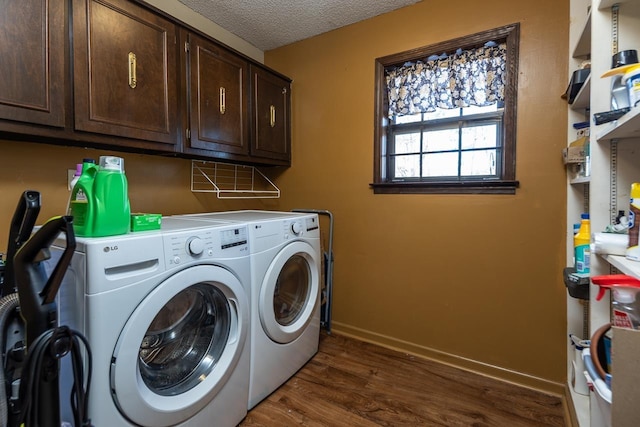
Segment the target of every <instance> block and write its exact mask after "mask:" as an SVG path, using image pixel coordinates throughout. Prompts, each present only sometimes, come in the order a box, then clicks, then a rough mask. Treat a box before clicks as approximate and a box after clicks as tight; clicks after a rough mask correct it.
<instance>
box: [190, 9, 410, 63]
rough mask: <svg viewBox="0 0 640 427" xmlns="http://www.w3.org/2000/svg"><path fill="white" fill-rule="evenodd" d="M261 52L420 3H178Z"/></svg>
mask: <svg viewBox="0 0 640 427" xmlns="http://www.w3.org/2000/svg"><path fill="white" fill-rule="evenodd" d="M179 1H180V3H182V4H184V5H185V6H187V7H189V8H190V9H192V10H194V11H195V12H197V13H199V14H201V15H203V16H204V17H205V18H207V19H209V20H211V21H213V22H215V23H216V24H218V25H219V26H221V27H222V28H224V29H225V30H227V31H229V32H230V33H233V34H235V35H236V36H238V37H240V38H241V39H243V40H245V41H247V42H249V43H251V44H252V45H254V46H255V47H257V48H258V49H260V50H262V51H267V50H270V49H275V48H277V47H280V46H284V45H287V44H290V43H293V42H296V41H299V40H303V39H306V38H309V37H312V36H315V35H318V34H322V33H325V32H327V31H331V30H334V29H336V28H340V27H344V26H345V25H349V24H353V23H355V22H359V21H363V20H365V19H368V18H371V17H374V16H377V15H381V14H383V13H386V12H389V11H392V10H395V9H399V8H401V7H404V6H408V5H410V4H414V3H418V2H419V1H421V0H179Z"/></svg>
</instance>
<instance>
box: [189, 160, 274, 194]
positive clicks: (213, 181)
mask: <svg viewBox="0 0 640 427" xmlns="http://www.w3.org/2000/svg"><path fill="white" fill-rule="evenodd" d="M191 191H192V192H194V193H216V194H217V196H218V198H219V199H277V198H279V197H280V189H279V188H278V187H276V185H275V184H274V183H273V182H271V180H270V179H269V178H267V177H266V176H264V174H263V173H262V172H260V171H259V170H258V169H256V168H255V167H253V166H244V165H234V164H229V163H219V162H207V161H201V160H192V161H191Z"/></svg>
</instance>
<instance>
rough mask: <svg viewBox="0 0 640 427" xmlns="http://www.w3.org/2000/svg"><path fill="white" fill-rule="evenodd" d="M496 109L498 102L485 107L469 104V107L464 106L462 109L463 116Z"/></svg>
mask: <svg viewBox="0 0 640 427" xmlns="http://www.w3.org/2000/svg"><path fill="white" fill-rule="evenodd" d="M497 110H498V103H497V102H494V103H493V104H492V105H488V106H486V107H477V106H475V105H471V106H469V107H465V108H463V109H462V115H463V116H469V115H471V114H482V113H490V112H492V111H497Z"/></svg>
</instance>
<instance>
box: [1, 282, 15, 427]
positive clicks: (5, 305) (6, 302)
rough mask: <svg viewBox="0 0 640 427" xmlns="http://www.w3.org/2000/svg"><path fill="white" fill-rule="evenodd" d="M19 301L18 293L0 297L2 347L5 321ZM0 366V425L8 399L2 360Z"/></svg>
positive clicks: (6, 421)
mask: <svg viewBox="0 0 640 427" xmlns="http://www.w3.org/2000/svg"><path fill="white" fill-rule="evenodd" d="M19 303H20V301H19V300H18V294H17V293H13V294H9V295H7V296H5V297H3V298H2V299H0V346H2V347H4V345H5V340H6V339H7V337H5V336H4V332H5V329H6V323H7V321H8V320H9V318H10V317H9V316H10V315H11V314H12V313H13V312H14V311H15V309H16V308H18V305H19ZM0 362H2V363H1V365H2V366H0V425H2V426H6V425H7V423H8V418H9V401H8V400H7V393H6V387H5V378H4V361H0Z"/></svg>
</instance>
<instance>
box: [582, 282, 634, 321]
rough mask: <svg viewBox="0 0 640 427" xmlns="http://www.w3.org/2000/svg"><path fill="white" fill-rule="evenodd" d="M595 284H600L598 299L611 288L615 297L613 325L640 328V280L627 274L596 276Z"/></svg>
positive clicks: (613, 302) (612, 302)
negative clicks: (638, 299)
mask: <svg viewBox="0 0 640 427" xmlns="http://www.w3.org/2000/svg"><path fill="white" fill-rule="evenodd" d="M591 281H592V282H593V284H594V285H598V286H600V291H599V292H598V295H597V296H596V301H600V300H601V299H602V297H603V296H604V293H605V291H606V290H607V289H611V293H612V296H613V299H612V301H611V307H612V308H613V325H614V326H618V327H620V328H629V329H640V307H639V306H638V304H637V303H636V295H637V294H638V292H640V280H638V279H636V278H634V277H631V276H627V275H626V274H611V275H606V276H594V277H592V278H591Z"/></svg>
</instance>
